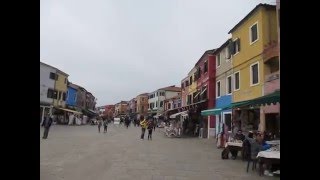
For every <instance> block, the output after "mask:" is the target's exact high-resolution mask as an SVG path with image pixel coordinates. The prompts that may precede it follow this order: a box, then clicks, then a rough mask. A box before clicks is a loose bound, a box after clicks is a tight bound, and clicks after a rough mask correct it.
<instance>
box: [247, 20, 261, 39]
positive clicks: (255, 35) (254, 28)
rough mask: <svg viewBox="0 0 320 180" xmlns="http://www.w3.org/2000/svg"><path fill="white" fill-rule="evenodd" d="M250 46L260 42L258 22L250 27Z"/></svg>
mask: <svg viewBox="0 0 320 180" xmlns="http://www.w3.org/2000/svg"><path fill="white" fill-rule="evenodd" d="M249 32H250V35H249V37H250V44H253V43H255V42H256V41H258V39H259V38H258V22H256V23H255V24H254V25H252V26H251V27H250V31H249Z"/></svg>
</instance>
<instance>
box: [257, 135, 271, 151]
mask: <svg viewBox="0 0 320 180" xmlns="http://www.w3.org/2000/svg"><path fill="white" fill-rule="evenodd" d="M256 139H257V141H258V143H259V144H260V145H261V146H262V151H265V150H267V149H270V148H271V145H270V144H267V143H266V141H265V138H264V137H263V135H262V133H260V132H258V133H257V135H256Z"/></svg>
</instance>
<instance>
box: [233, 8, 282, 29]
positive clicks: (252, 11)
mask: <svg viewBox="0 0 320 180" xmlns="http://www.w3.org/2000/svg"><path fill="white" fill-rule="evenodd" d="M261 7H264V8H267V9H273V8H274V9H276V6H275V5H271V4H262V3H260V4H258V5H257V6H256V7H255V8H254V9H252V10H251V11H250V12H249V13H248V14H247V15H246V16H245V17H244V18H243V19H242V20H241V21H240V22H238V24H236V25H235V26H234V27H233V28H232V29H231V30H230V31H229V32H228V34H230V33H232V32H233V31H235V30H236V29H237V28H238V27H239V26H240V25H242V24H243V23H244V22H245V21H246V20H247V19H248V18H249V17H250V16H251V15H252V14H253V13H255V12H256V11H257V10H259V9H260V8H261Z"/></svg>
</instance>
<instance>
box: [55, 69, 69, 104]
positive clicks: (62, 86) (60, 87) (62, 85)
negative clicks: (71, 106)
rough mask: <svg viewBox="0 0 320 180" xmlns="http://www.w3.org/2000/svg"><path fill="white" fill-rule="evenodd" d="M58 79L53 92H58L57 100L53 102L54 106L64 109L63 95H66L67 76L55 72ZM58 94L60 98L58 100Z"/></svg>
mask: <svg viewBox="0 0 320 180" xmlns="http://www.w3.org/2000/svg"><path fill="white" fill-rule="evenodd" d="M57 74H58V79H57V80H56V84H55V90H57V91H58V99H54V100H53V104H54V106H61V107H65V105H66V101H64V100H63V93H67V80H66V79H67V76H66V75H65V74H62V73H60V72H59V71H57ZM59 92H60V93H61V97H60V99H59Z"/></svg>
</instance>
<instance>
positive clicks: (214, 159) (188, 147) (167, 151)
mask: <svg viewBox="0 0 320 180" xmlns="http://www.w3.org/2000/svg"><path fill="white" fill-rule="evenodd" d="M42 133H43V128H41V130H40V179H41V180H62V179H63V180H197V179H198V180H200V179H201V180H209V179H210V180H222V179H223V180H224V179H226V180H227V179H234V180H236V179H243V180H255V179H261V180H263V179H279V178H275V177H259V176H258V174H257V172H252V171H251V170H250V171H249V173H246V171H245V169H246V162H243V161H241V160H222V159H221V151H222V150H221V149H217V148H216V147H215V145H214V141H213V139H211V140H207V139H198V138H167V137H166V136H164V134H163V133H161V132H160V131H159V129H156V132H154V133H153V140H152V141H148V140H147V139H145V140H140V139H139V136H140V128H138V127H133V126H131V127H129V129H126V128H125V127H114V126H113V125H109V127H108V133H106V134H104V133H100V134H99V133H98V128H97V126H90V125H85V126H64V125H54V126H52V127H51V129H50V132H49V136H48V139H46V140H42V139H41V137H42ZM146 137H147V133H146V136H145V138H146Z"/></svg>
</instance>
